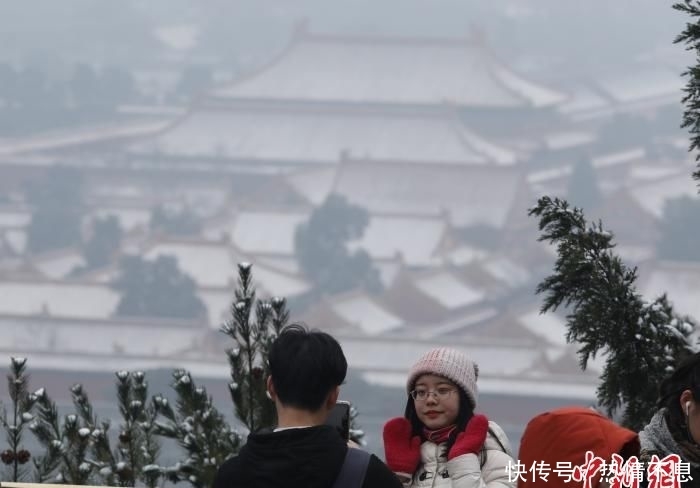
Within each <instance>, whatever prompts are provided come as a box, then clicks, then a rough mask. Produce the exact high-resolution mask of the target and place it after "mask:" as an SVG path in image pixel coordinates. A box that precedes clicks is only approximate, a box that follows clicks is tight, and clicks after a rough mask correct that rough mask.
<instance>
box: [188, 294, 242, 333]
mask: <svg viewBox="0 0 700 488" xmlns="http://www.w3.org/2000/svg"><path fill="white" fill-rule="evenodd" d="M197 296H198V297H199V299H200V300H202V303H204V306H205V307H206V309H207V315H208V318H209V327H211V328H213V329H218V328H219V327H220V326H221V325H222V324H223V323H224V322H225V321H227V320H229V319H230V318H231V303H232V302H233V300H234V298H235V295H234V290H233V287H232V289H231V290H226V289H212V288H209V289H200V290H198V291H197Z"/></svg>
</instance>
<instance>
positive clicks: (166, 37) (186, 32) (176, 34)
mask: <svg viewBox="0 0 700 488" xmlns="http://www.w3.org/2000/svg"><path fill="white" fill-rule="evenodd" d="M153 35H154V36H155V38H156V39H158V40H159V41H160V42H162V43H163V44H165V45H166V46H168V47H169V48H171V49H175V50H178V51H187V50H190V49H192V48H193V47H195V46H196V45H197V37H198V36H199V27H198V26H197V25H195V24H175V25H163V26H159V27H156V28H154V29H153Z"/></svg>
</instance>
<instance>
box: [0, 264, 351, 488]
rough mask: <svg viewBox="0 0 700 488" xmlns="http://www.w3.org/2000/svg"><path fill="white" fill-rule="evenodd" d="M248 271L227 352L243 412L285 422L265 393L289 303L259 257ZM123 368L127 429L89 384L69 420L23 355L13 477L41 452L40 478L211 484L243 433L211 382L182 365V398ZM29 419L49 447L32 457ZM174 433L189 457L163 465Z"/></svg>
mask: <svg viewBox="0 0 700 488" xmlns="http://www.w3.org/2000/svg"><path fill="white" fill-rule="evenodd" d="M238 271H239V287H238V289H237V290H236V292H235V299H234V302H233V304H232V307H231V310H232V318H231V320H230V321H229V322H228V323H227V324H226V325H225V326H223V328H222V330H223V332H225V333H226V334H227V335H228V336H230V337H231V338H232V339H233V340H234V342H235V345H236V347H235V348H232V349H229V350H228V351H227V355H228V359H229V364H230V366H231V378H232V382H231V384H230V386H229V389H230V393H231V398H232V400H233V402H234V406H235V414H236V416H237V417H238V418H239V420H240V421H241V422H242V423H243V424H244V425H245V426H246V427H247V428H248V430H249V431H251V432H252V431H255V430H258V429H259V428H261V427H272V426H274V425H275V423H276V418H275V409H274V403H273V402H272V401H270V399H269V398H267V396H266V395H265V392H266V379H267V377H268V376H269V374H270V370H269V362H268V357H269V351H270V346H271V345H272V342H273V341H274V340H275V338H276V337H277V336H278V335H279V333H280V331H281V330H282V328H283V327H284V326H285V325H286V324H287V322H288V320H289V312H288V310H287V307H286V301H285V300H284V299H283V298H272V299H270V300H257V299H256V292H255V287H254V285H253V279H252V271H251V265H250V264H247V263H242V264H240V265H239V267H238ZM253 310H255V313H253ZM116 377H117V380H116V388H117V403H118V408H119V412H120V414H121V417H122V423H121V425H120V426H119V429H118V432H116V433H111V432H110V423H109V422H108V421H106V420H100V419H98V418H97V416H96V415H95V413H94V409H93V406H92V404H91V402H90V400H89V398H88V395H87V393H86V392H85V391H84V389H83V386H82V385H81V384H79V383H78V384H75V385H74V386H73V387H71V396H72V399H73V406H74V408H75V413H71V414H68V415H66V416H65V417H64V418H63V421H62V422H61V419H60V418H59V414H58V409H57V407H56V404H55V402H54V401H53V400H52V399H51V398H50V397H49V395H48V394H47V393H46V390H45V389H44V388H40V389H38V390H36V391H35V392H34V393H29V390H28V375H27V374H26V360H25V359H22V358H13V359H12V363H11V374H10V375H9V376H8V381H9V387H10V397H11V398H12V399H13V412H12V417H11V418H9V417H8V415H7V413H4V414H3V415H2V416H1V417H0V422H2V425H3V426H4V427H5V430H6V431H7V433H8V442H9V444H10V449H7V450H5V451H3V452H2V453H1V454H0V458H1V459H2V461H3V462H4V463H5V464H6V465H8V466H9V467H10V468H11V470H12V471H13V472H12V473H10V475H8V476H4V477H3V479H13V480H20V479H23V478H26V476H27V472H26V470H24V469H23V466H22V465H23V464H25V463H26V462H27V461H29V459H30V458H31V459H32V461H33V466H34V480H35V481H37V482H40V483H44V482H54V483H67V484H72V485H85V484H93V485H99V484H103V485H109V486H136V485H145V486H147V487H149V488H154V487H156V486H160V485H162V484H163V483H165V482H170V483H179V482H182V481H185V482H187V483H189V484H190V485H191V486H192V487H193V488H208V487H209V486H211V485H212V483H213V481H214V477H215V475H216V473H217V471H218V468H219V466H220V465H221V464H222V463H223V462H224V461H225V460H226V459H228V458H229V457H231V456H233V455H235V454H236V453H237V452H238V450H239V449H240V447H241V446H242V444H243V438H242V436H241V435H240V434H239V433H238V432H237V431H236V430H235V429H234V428H232V427H231V426H230V425H229V423H228V422H227V420H226V418H225V416H224V415H223V414H221V412H219V411H218V410H217V409H216V408H215V407H214V405H213V403H212V399H211V397H210V396H209V394H208V393H207V391H206V389H205V388H203V387H201V386H197V384H196V383H195V381H194V380H193V379H192V377H191V375H190V373H189V372H188V371H185V370H181V369H178V370H175V371H174V372H173V382H172V383H171V386H172V388H173V390H174V392H175V396H176V400H175V402H174V407H173V404H172V402H171V401H170V400H169V399H168V398H166V397H165V396H163V395H162V394H157V395H155V396H153V397H152V398H151V399H150V400H149V398H148V383H147V381H146V377H145V374H144V373H143V372H140V371H136V372H127V371H118V372H117V373H116ZM239 385H240V386H239ZM357 415H358V414H357V411H356V410H355V409H354V408H353V409H352V410H351V416H350V419H351V425H350V434H351V439H353V440H354V441H355V442H357V443H358V444H361V445H362V444H364V441H363V437H364V433H363V432H362V430H361V429H360V428H359V427H358V425H357ZM27 423H28V427H29V429H30V430H31V431H32V433H33V434H34V436H35V437H36V439H37V441H38V442H39V444H40V446H42V448H43V449H44V452H43V453H42V454H39V455H36V456H31V455H30V454H29V452H28V451H26V450H25V449H24V448H23V446H22V430H23V426H24V425H25V424H27ZM164 439H169V440H174V441H175V442H177V444H179V446H180V447H181V448H182V449H183V454H184V457H183V458H182V459H181V460H180V461H178V462H176V463H175V464H174V465H172V466H161V465H160V464H159V460H158V458H159V453H160V446H161V440H164ZM112 442H114V446H115V447H114V448H113V447H112Z"/></svg>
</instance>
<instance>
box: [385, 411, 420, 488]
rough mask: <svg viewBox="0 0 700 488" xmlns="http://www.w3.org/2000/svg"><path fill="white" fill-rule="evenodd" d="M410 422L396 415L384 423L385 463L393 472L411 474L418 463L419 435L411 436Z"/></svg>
mask: <svg viewBox="0 0 700 488" xmlns="http://www.w3.org/2000/svg"><path fill="white" fill-rule="evenodd" d="M412 430H413V429H412V428H411V423H410V422H409V421H408V420H407V419H406V418H404V417H396V418H393V419H391V420H389V421H388V422H387V423H386V424H384V455H385V457H386V465H387V466H389V468H390V469H391V470H392V471H394V472H395V473H406V474H409V475H412V474H413V473H414V472H415V471H416V468H418V463H420V444H421V441H420V437H419V436H417V435H416V436H412V435H411V434H412Z"/></svg>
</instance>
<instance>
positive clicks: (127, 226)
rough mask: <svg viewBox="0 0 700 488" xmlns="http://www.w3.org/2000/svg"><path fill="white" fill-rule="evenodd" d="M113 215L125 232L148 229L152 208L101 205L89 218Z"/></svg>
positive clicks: (94, 209)
mask: <svg viewBox="0 0 700 488" xmlns="http://www.w3.org/2000/svg"><path fill="white" fill-rule="evenodd" d="M110 215H113V216H114V217H116V218H117V220H118V221H119V227H121V228H122V230H124V231H125V232H129V231H132V230H135V229H138V228H144V229H147V228H148V225H149V222H150V220H151V209H150V208H139V207H133V208H129V207H116V206H109V207H105V206H100V207H97V208H93V209H92V210H91V212H90V213H89V214H88V216H87V220H92V219H98V218H100V219H103V218H106V217H109V216H110Z"/></svg>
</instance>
